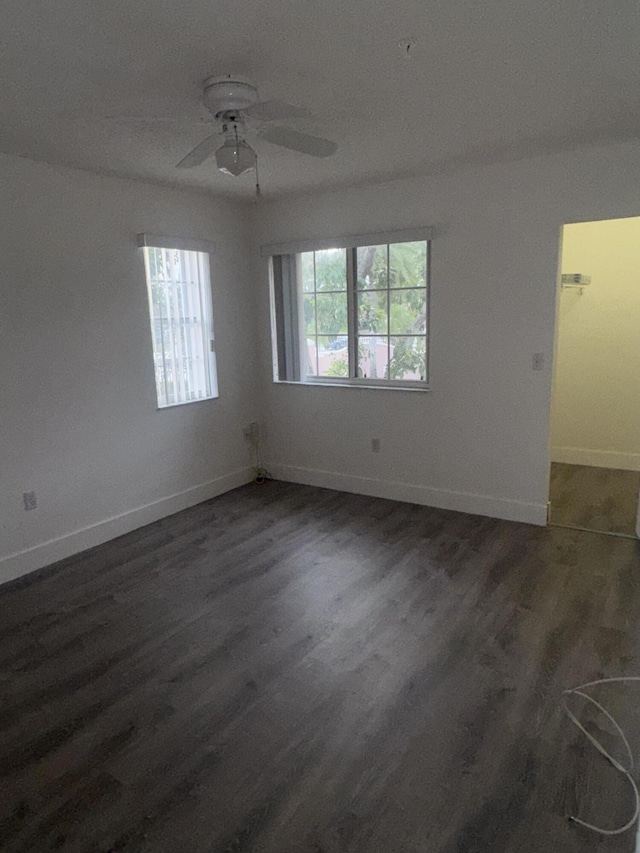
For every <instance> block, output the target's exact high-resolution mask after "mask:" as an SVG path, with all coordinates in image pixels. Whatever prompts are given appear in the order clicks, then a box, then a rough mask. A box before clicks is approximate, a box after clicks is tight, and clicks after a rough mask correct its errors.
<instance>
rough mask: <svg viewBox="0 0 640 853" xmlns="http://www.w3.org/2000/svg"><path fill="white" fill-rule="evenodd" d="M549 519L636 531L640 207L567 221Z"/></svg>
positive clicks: (556, 522)
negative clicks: (636, 212) (629, 213)
mask: <svg viewBox="0 0 640 853" xmlns="http://www.w3.org/2000/svg"><path fill="white" fill-rule="evenodd" d="M560 270H561V275H560V283H559V288H560V292H559V295H558V310H557V318H556V354H555V363H554V376H553V390H552V405H551V474H550V486H549V523H550V524H552V525H557V526H563V527H574V528H578V529H582V530H594V531H599V532H602V533H609V534H612V535H618V536H632V537H634V538H635V536H637V535H638V518H639V506H638V502H639V495H640V217H632V218H626V219H610V220H601V221H597V222H580V223H574V224H569V225H565V226H564V228H563V234H562V246H561V265H560Z"/></svg>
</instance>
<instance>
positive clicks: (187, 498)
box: [0, 468, 254, 584]
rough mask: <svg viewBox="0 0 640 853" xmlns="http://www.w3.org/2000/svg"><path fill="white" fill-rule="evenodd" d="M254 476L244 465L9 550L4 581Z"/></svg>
mask: <svg viewBox="0 0 640 853" xmlns="http://www.w3.org/2000/svg"><path fill="white" fill-rule="evenodd" d="M253 476H254V474H253V471H252V470H251V469H250V468H241V469H239V470H237V471H233V472H232V473H231V474H226V475H224V476H223V477H217V478H216V479H215V480H209V482H207V483H200V484H199V485H197V486H192V487H191V488H189V489H185V490H184V491H183V492H177V493H176V494H173V495H168V496H167V497H165V498H160V500H157V501H152V502H151V503H148V504H145V505H144V506H140V507H136V508H135V509H132V510H129V511H128V512H123V513H122V514H121V515H114V516H112V517H111V518H106V519H105V520H104V521H99V522H97V523H96V524H91V525H88V526H87V527H83V528H81V529H80V530H74V531H73V532H71V533H67V534H65V535H64V536H59V537H57V538H55V539H50V540H49V541H48V542H42V543H41V544H40V545H35V546H33V547H32V548H27V549H25V550H24V551H19V552H17V553H15V554H9V555H8V556H6V557H2V558H0V584H2V583H6V582H7V581H10V580H14V579H15V578H19V577H21V576H22V575H26V574H28V573H29V572H33V571H35V570H36V569H41V568H43V566H48V565H50V564H51V563H56V562H57V561H58V560H64V559H65V558H66V557H71V556H72V555H73V554H79V553H80V551H86V549H87V548H93V547H94V546H95V545H101V544H102V543H103V542H108V541H109V540H110V539H115V538H116V537H117V536H122V535H123V534H124V533H130V532H131V531H132V530H136V529H137V528H139V527H144V525H145V524H151V522H153V521H158V520H159V519H161V518H166V516H168V515H173V514H174V513H176V512H180V510H183V509H187V508H188V507H190V506H195V505H196V504H199V503H202V502H203V501H207V500H209V499H210V498H215V497H216V496H217V495H221V494H223V492H228V491H230V490H231V489H235V488H237V487H238V486H243V485H244V484H245V483H249V482H250V481H251V480H252V479H253Z"/></svg>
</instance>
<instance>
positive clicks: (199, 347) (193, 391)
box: [143, 246, 218, 408]
mask: <svg viewBox="0 0 640 853" xmlns="http://www.w3.org/2000/svg"><path fill="white" fill-rule="evenodd" d="M143 251H144V261H145V271H146V278H147V294H148V297H149V313H150V319H151V336H152V341H153V362H154V368H155V379H156V393H157V398H158V406H159V407H160V408H164V407H166V406H173V405H177V404H181V403H191V402H195V401H197V400H205V399H209V398H212V397H217V396H218V388H217V380H216V362H215V353H214V346H213V321H212V314H211V281H210V274H209V256H208V254H207V253H206V252H196V251H187V250H183V249H175V248H158V247H150V246H145V247H144V249H143Z"/></svg>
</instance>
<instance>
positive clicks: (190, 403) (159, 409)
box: [156, 394, 220, 412]
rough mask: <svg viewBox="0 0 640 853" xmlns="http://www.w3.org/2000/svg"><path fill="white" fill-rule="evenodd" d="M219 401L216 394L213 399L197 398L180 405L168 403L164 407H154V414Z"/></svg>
mask: <svg viewBox="0 0 640 853" xmlns="http://www.w3.org/2000/svg"><path fill="white" fill-rule="evenodd" d="M218 399H220V397H219V395H218V394H216V395H215V396H214V397H199V398H198V399H197V400H184V401H183V402H181V403H168V404H167V405H166V406H156V412H166V410H167V409H181V408H182V407H183V406H193V405H195V404H197V403H209V402H211V400H218Z"/></svg>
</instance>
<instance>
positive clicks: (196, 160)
mask: <svg viewBox="0 0 640 853" xmlns="http://www.w3.org/2000/svg"><path fill="white" fill-rule="evenodd" d="M219 144H220V138H219V136H218V134H217V133H213V134H212V135H211V136H207V138H206V139H203V140H202V142H201V143H200V145H196V147H195V148H194V149H193V151H191V152H190V153H189V154H187V156H186V157H184V158H183V159H182V160H180V162H179V163H178V164H177V166H176V169H192V168H193V167H194V166H199V165H200V164H201V163H204V161H205V160H206V159H207V157H210V156H211V155H212V154H213V152H214V151H215V150H216V148H217V147H218V146H219Z"/></svg>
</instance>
